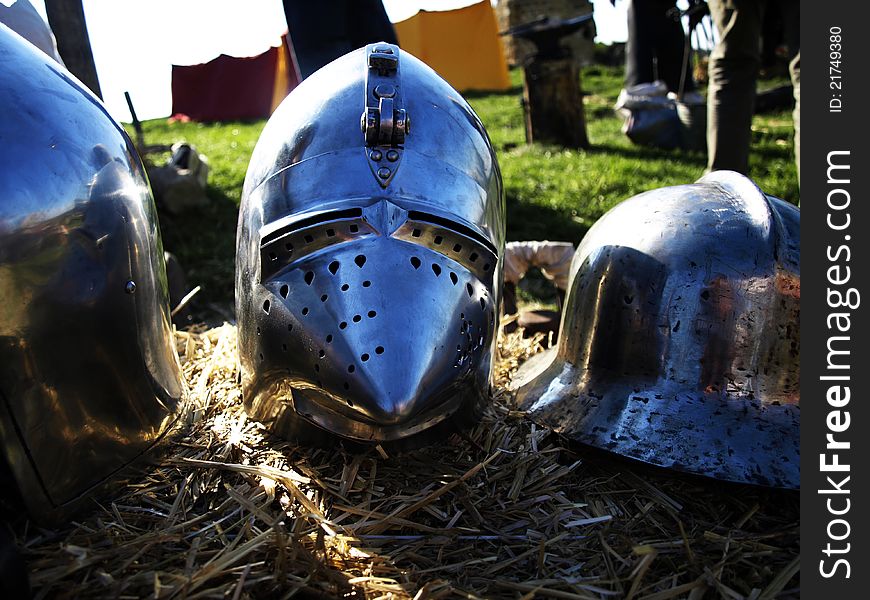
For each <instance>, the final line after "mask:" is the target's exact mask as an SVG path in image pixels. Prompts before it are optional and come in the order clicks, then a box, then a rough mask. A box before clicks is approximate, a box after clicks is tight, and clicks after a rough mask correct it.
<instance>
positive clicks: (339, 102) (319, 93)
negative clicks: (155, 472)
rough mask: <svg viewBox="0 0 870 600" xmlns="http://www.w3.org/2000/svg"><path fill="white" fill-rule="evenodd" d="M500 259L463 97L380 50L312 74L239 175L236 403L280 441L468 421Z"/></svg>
mask: <svg viewBox="0 0 870 600" xmlns="http://www.w3.org/2000/svg"><path fill="white" fill-rule="evenodd" d="M412 117H413V118H414V131H413V133H411V129H410V126H409V123H410V119H411V118H412ZM361 130H362V131H361ZM447 147H450V151H449V152H448V151H447V150H446V148H447ZM503 247H504V201H503V196H502V190H501V178H500V175H499V172H498V166H497V163H496V161H495V155H494V152H493V150H492V147H491V145H490V143H489V140H488V138H487V136H486V133H485V131H484V130H483V127H482V125H481V124H480V121H479V120H478V119H477V117H476V116H475V115H474V113H473V112H472V111H471V109H470V107H468V105H467V104H466V103H465V101H464V100H462V98H461V97H460V96H459V95H458V94H457V93H456V92H455V91H454V90H452V88H450V87H449V86H448V85H447V84H446V83H445V82H444V81H443V80H441V79H440V78H439V77H438V76H437V75H436V74H435V73H434V72H433V71H432V70H431V69H429V68H428V67H426V66H425V65H424V64H423V63H421V62H420V61H418V60H417V59H415V58H413V57H412V56H410V55H408V54H407V53H404V52H401V51H400V50H399V49H398V48H397V47H395V46H391V45H388V44H373V45H371V46H369V47H367V48H364V49H361V50H358V51H356V52H353V53H351V54H349V55H346V56H345V57H342V58H340V59H338V60H337V61H335V62H333V63H331V64H330V65H327V66H326V67H324V68H323V69H321V71H319V72H318V73H315V74H314V75H313V76H312V77H310V78H309V79H308V80H306V81H305V82H304V83H303V84H302V85H300V86H299V87H298V88H297V89H296V90H294V92H293V93H291V94H290V96H288V98H287V99H286V100H285V101H284V103H283V104H282V105H281V107H280V108H279V109H278V111H277V112H276V113H275V115H273V117H272V119H271V120H270V122H269V123H268V124H267V127H266V129H265V130H264V132H263V135H262V137H261V140H260V142H259V143H258V146H257V149H256V150H255V153H254V157H253V158H252V161H251V166H250V167H249V170H248V177H247V179H246V183H245V193H244V195H243V199H242V206H241V211H240V216H239V234H238V248H237V258H236V261H237V269H236V305H237V314H238V317H239V343H240V355H241V363H242V387H243V395H244V399H245V405H246V407H247V409H248V410H249V412H250V413H251V414H252V416H254V417H255V418H257V419H259V420H261V421H263V422H264V423H266V424H267V425H269V426H270V427H271V428H272V429H273V431H275V432H276V433H279V434H283V435H286V436H290V437H310V436H307V435H306V433H307V432H312V431H326V432H328V433H331V434H334V435H338V436H342V437H346V438H350V439H353V440H358V441H373V442H387V441H396V440H401V439H404V438H408V437H411V436H415V435H416V434H418V433H421V432H423V431H425V430H428V429H429V428H431V427H432V426H434V425H436V424H438V423H440V422H442V421H445V420H447V419H448V418H451V417H453V416H454V415H459V414H463V415H464V414H473V413H474V412H475V411H476V410H477V409H478V408H479V406H480V404H481V402H482V401H483V400H484V399H485V398H486V397H487V395H488V389H489V382H490V376H491V362H492V352H493V347H494V340H495V332H496V325H497V324H496V315H497V314H498V313H497V309H498V302H499V298H500V285H501V268H500V267H501V260H500V256H501V254H502V251H503Z"/></svg>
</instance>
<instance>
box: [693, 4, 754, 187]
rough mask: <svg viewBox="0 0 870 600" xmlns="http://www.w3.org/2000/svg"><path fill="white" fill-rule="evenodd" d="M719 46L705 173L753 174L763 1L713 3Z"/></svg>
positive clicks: (712, 84)
mask: <svg viewBox="0 0 870 600" xmlns="http://www.w3.org/2000/svg"><path fill="white" fill-rule="evenodd" d="M708 4H709V6H710V14H711V15H712V17H713V23H714V24H715V25H716V30H717V31H718V33H719V43H718V44H716V47H715V48H714V49H713V52H712V54H711V55H710V69H709V76H710V84H709V87H708V92H707V170H708V171H716V170H719V169H731V170H734V171H739V172H740V173H747V172H748V171H749V145H750V141H751V139H752V114H753V112H754V108H755V82H756V79H757V76H758V67H759V64H760V56H759V43H760V36H761V15H762V9H763V2H760V1H757V0H744V1H741V0H709V2H708Z"/></svg>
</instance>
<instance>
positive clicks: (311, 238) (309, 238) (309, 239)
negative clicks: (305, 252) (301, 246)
mask: <svg viewBox="0 0 870 600" xmlns="http://www.w3.org/2000/svg"><path fill="white" fill-rule="evenodd" d="M303 239H304V240H305V243H306V244H310V243H312V242H313V241H314V236H313V235H311V234H310V233H309V234H306V235H305V237H304V238H303Z"/></svg>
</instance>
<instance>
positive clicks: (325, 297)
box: [320, 294, 329, 302]
mask: <svg viewBox="0 0 870 600" xmlns="http://www.w3.org/2000/svg"><path fill="white" fill-rule="evenodd" d="M328 299H329V296H327V295H326V294H323V295H322V296H321V297H320V301H321V302H326V301H327V300H328Z"/></svg>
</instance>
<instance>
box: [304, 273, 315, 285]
mask: <svg viewBox="0 0 870 600" xmlns="http://www.w3.org/2000/svg"><path fill="white" fill-rule="evenodd" d="M312 281H314V271H308V272H307V273H305V283H307V284H308V285H311V282H312Z"/></svg>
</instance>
